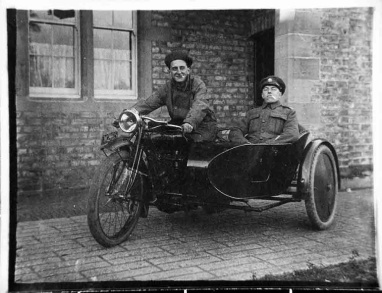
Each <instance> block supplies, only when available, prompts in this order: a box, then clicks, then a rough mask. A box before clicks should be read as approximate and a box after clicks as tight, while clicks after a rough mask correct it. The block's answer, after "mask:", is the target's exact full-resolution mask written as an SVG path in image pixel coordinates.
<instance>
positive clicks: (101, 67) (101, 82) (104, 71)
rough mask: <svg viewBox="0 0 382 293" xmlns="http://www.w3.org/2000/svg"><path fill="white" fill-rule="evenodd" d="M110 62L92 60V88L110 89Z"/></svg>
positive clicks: (111, 63) (111, 78)
mask: <svg viewBox="0 0 382 293" xmlns="http://www.w3.org/2000/svg"><path fill="white" fill-rule="evenodd" d="M112 65H113V62H112V61H105V60H94V88H95V89H112V84H113V83H112V80H113V77H112Z"/></svg>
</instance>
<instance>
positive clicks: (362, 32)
mask: <svg viewBox="0 0 382 293" xmlns="http://www.w3.org/2000/svg"><path fill="white" fill-rule="evenodd" d="M372 21H373V10H372V9H369V8H342V9H323V10H322V14H321V36H320V37H319V38H318V39H317V40H316V41H315V42H314V43H313V46H314V48H313V50H314V51H315V52H316V54H317V56H319V57H320V64H319V82H316V83H315V85H314V87H313V88H312V96H311V100H312V102H319V103H320V104H321V123H320V124H319V127H318V128H317V129H315V130H314V132H315V134H316V135H317V136H323V137H326V138H327V139H328V140H329V141H331V142H332V143H333V144H334V145H335V147H336V149H337V151H338V154H339V160H340V167H341V175H342V176H353V175H357V174H359V173H360V172H362V170H370V169H371V168H372V163H373V144H372V135H373V134H372V96H371V89H372V88H371V81H372V49H371V45H372V44H371V41H372Z"/></svg>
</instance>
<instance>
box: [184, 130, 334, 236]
mask: <svg viewBox="0 0 382 293" xmlns="http://www.w3.org/2000/svg"><path fill="white" fill-rule="evenodd" d="M187 172H188V176H189V178H193V180H191V181H192V182H191V184H189V190H188V193H190V194H198V197H199V199H202V201H204V203H206V206H207V207H209V210H211V209H212V208H213V207H214V206H215V207H216V206H218V205H220V206H222V205H226V206H227V205H229V206H230V207H236V205H235V202H241V203H243V202H244V203H246V205H245V206H244V208H242V207H243V206H242V205H240V208H242V209H245V210H247V211H263V210H266V209H269V208H272V207H275V206H278V205H281V204H285V203H288V202H295V201H302V200H304V201H305V204H306V208H307V212H308V215H309V218H310V219H311V221H312V222H313V225H314V226H315V227H316V228H319V229H325V228H327V227H328V226H329V225H330V224H331V223H332V221H333V217H334V213H335V209H336V202H337V200H336V199H337V192H338V190H339V188H340V177H339V165H338V158H337V154H336V152H335V149H334V147H333V146H332V145H331V144H330V143H329V142H328V141H327V140H325V139H317V138H316V139H312V138H311V136H310V133H309V132H308V131H306V130H302V131H301V133H300V138H299V140H298V141H296V142H294V143H290V144H289V143H284V144H245V145H235V144H233V143H231V142H224V141H223V142H218V143H216V142H214V143H194V144H192V145H191V147H190V151H189V155H188V161H187ZM188 180H190V179H188ZM256 200H262V202H263V201H264V200H269V202H270V203H269V204H265V205H261V206H260V207H259V206H256ZM250 203H251V204H250ZM252 203H255V204H254V205H253V204H252Z"/></svg>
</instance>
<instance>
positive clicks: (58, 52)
mask: <svg viewBox="0 0 382 293" xmlns="http://www.w3.org/2000/svg"><path fill="white" fill-rule="evenodd" d="M73 34H74V32H73V28H72V27H65V26H57V25H55V26H53V55H54V56H66V57H74V46H73V45H74V39H73V37H74V35H73Z"/></svg>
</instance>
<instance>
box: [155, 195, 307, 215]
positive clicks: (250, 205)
mask: <svg viewBox="0 0 382 293" xmlns="http://www.w3.org/2000/svg"><path fill="white" fill-rule="evenodd" d="M166 194H167V195H169V196H175V197H177V198H178V200H177V201H172V200H170V201H169V202H168V203H169V204H173V205H175V206H178V207H187V206H188V205H189V204H196V205H199V206H214V207H217V208H218V207H220V208H227V209H236V210H242V211H244V212H263V211H266V210H269V209H271V208H274V207H277V206H281V205H284V204H287V203H290V202H300V201H301V200H302V199H300V198H293V197H280V195H276V196H271V197H262V198H257V199H241V200H234V201H233V203H229V204H228V203H217V202H204V201H199V200H195V201H184V197H185V196H186V197H188V198H189V199H190V198H194V199H195V198H196V197H195V196H193V195H185V194H181V193H175V192H170V193H166ZM256 201H274V202H273V203H267V204H263V205H260V206H255V205H254V203H255V202H256ZM186 203H187V204H186ZM235 203H236V204H235ZM240 203H241V204H243V205H240ZM153 205H154V206H155V204H153Z"/></svg>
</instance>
